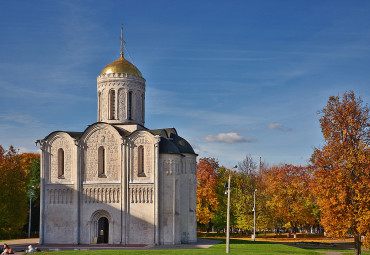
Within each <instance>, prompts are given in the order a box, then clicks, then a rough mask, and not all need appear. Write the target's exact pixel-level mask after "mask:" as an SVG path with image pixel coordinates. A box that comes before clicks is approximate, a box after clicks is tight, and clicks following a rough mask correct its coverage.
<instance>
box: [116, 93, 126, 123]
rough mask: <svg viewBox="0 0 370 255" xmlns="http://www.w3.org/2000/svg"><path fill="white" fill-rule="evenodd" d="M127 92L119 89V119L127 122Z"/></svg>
mask: <svg viewBox="0 0 370 255" xmlns="http://www.w3.org/2000/svg"><path fill="white" fill-rule="evenodd" d="M126 93H127V92H126V90H125V89H119V90H118V104H119V105H118V119H120V120H126V118H127V117H126V112H127V109H126Z"/></svg>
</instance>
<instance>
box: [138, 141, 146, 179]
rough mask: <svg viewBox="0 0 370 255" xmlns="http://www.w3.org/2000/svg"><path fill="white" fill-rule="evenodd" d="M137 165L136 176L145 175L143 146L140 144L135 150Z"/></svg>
mask: <svg viewBox="0 0 370 255" xmlns="http://www.w3.org/2000/svg"><path fill="white" fill-rule="evenodd" d="M137 153H138V155H137V159H138V162H137V167H138V172H137V176H139V177H145V172H144V146H142V145H140V146H139V148H138V151H137Z"/></svg>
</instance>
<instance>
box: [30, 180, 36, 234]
mask: <svg viewBox="0 0 370 255" xmlns="http://www.w3.org/2000/svg"><path fill="white" fill-rule="evenodd" d="M34 188H35V186H31V188H30V214H29V216H28V238H31V212H32V196H33V189H34Z"/></svg>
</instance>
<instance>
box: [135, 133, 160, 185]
mask: <svg viewBox="0 0 370 255" xmlns="http://www.w3.org/2000/svg"><path fill="white" fill-rule="evenodd" d="M130 140H131V142H130V148H131V150H130V151H131V154H130V155H131V157H130V166H131V171H130V180H131V182H151V183H153V182H154V142H155V141H153V135H151V134H148V132H146V131H140V132H139V133H138V134H137V135H135V136H134V137H133V138H132V139H130ZM139 146H143V147H144V174H145V176H138V171H139V167H138V154H139V153H138V148H139Z"/></svg>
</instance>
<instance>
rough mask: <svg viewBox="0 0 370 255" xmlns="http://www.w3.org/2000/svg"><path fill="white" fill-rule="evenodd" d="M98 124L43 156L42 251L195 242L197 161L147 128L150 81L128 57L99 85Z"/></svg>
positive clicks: (48, 147) (166, 133)
mask: <svg viewBox="0 0 370 255" xmlns="http://www.w3.org/2000/svg"><path fill="white" fill-rule="evenodd" d="M97 99H98V111H97V122H96V123H94V124H91V125H89V126H88V127H87V128H86V129H85V130H84V131H83V132H69V131H55V132H52V133H51V134H49V135H47V136H46V137H45V138H44V139H42V140H38V141H37V142H39V143H40V150H41V201H40V203H41V205H40V210H41V211H40V218H41V221H40V243H41V244H48V243H49V244H50V243H53V244H57V243H70V244H93V243H108V244H123V245H127V244H156V245H160V244H179V243H189V242H196V240H197V236H196V186H197V181H196V156H197V155H196V154H195V153H194V150H193V148H192V147H191V145H190V144H189V143H188V142H187V141H186V140H185V139H183V138H182V137H180V136H179V135H178V133H177V131H176V129H174V128H166V129H156V130H150V129H148V128H146V127H145V126H144V123H145V79H144V78H143V77H142V74H141V72H140V71H139V70H138V69H137V68H136V67H135V66H134V65H133V64H131V63H130V62H129V61H127V60H126V59H125V58H124V55H123V50H121V57H120V58H119V59H117V60H116V61H114V62H112V63H110V64H109V65H107V66H106V67H105V68H104V69H103V70H102V71H101V73H100V75H99V76H98V77H97Z"/></svg>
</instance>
